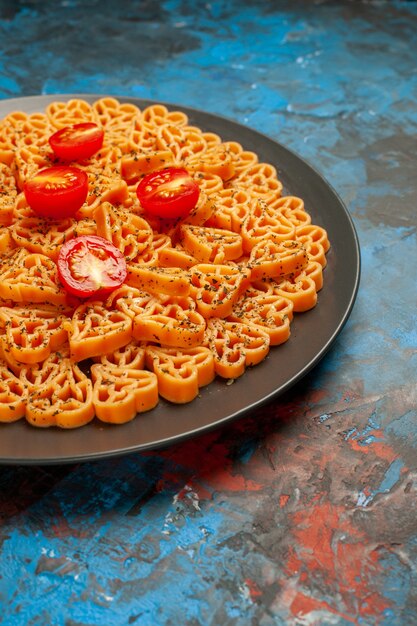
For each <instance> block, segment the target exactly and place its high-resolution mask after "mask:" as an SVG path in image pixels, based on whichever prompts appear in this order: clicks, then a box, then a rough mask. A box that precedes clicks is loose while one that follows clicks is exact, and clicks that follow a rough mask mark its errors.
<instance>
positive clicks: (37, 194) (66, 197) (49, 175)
mask: <svg viewBox="0 0 417 626" xmlns="http://www.w3.org/2000/svg"><path fill="white" fill-rule="evenodd" d="M23 190H24V193H25V197H26V200H27V201H28V204H29V206H30V208H31V209H32V210H33V211H35V213H37V214H38V215H40V216H41V217H52V218H54V219H60V218H63V217H71V216H72V215H74V214H75V213H76V212H77V211H78V209H79V208H80V207H81V206H82V205H83V204H84V202H85V200H86V198H87V193H88V176H87V174H86V173H85V172H83V170H80V169H79V168H77V167H66V166H64V165H58V166H56V167H47V168H46V169H44V170H41V171H40V172H38V173H37V174H36V175H35V176H34V177H33V178H30V179H29V180H28V181H26V183H25V184H24V185H23Z"/></svg>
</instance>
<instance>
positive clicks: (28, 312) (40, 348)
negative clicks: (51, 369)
mask: <svg viewBox="0 0 417 626" xmlns="http://www.w3.org/2000/svg"><path fill="white" fill-rule="evenodd" d="M67 320H68V317H67V316H66V315H65V314H64V313H62V312H60V311H59V310H57V309H55V308H53V307H51V306H48V305H44V306H42V305H40V306H37V307H36V308H30V309H25V308H21V307H19V308H6V307H3V308H2V309H1V310H0V325H1V326H4V329H5V331H4V332H5V334H4V336H3V337H1V338H0V341H1V342H2V344H3V353H7V352H10V353H11V356H12V358H14V359H15V360H16V361H19V362H21V363H37V362H39V361H43V360H44V359H46V358H47V357H48V356H49V354H50V353H51V351H52V350H56V349H57V348H58V347H59V346H60V345H62V344H63V343H65V341H66V340H67V331H66V330H65V328H64V322H65V321H67Z"/></svg>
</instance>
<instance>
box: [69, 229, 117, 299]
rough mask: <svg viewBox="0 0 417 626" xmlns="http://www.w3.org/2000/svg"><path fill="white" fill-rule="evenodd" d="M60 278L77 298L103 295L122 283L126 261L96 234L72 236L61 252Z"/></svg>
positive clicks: (100, 296)
mask: <svg viewBox="0 0 417 626" xmlns="http://www.w3.org/2000/svg"><path fill="white" fill-rule="evenodd" d="M57 265H58V274H59V279H60V281H61V283H62V284H63V286H64V287H65V290H66V291H67V292H68V293H70V294H72V295H74V296H77V297H78V298H90V297H92V296H94V297H95V298H103V297H105V296H107V294H109V293H110V292H111V291H113V289H116V288H117V287H120V285H122V284H123V282H124V280H125V278H126V275H127V268H126V260H125V258H124V256H123V254H122V253H121V252H120V250H119V249H118V248H116V247H115V246H114V245H113V244H112V243H111V242H110V241H107V239H104V238H103V237H98V236H96V235H83V236H81V237H75V238H74V239H70V240H69V241H67V242H66V243H64V245H63V246H62V248H61V250H60V252H59V255H58V261H57Z"/></svg>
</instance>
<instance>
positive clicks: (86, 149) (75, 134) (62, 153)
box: [49, 122, 104, 161]
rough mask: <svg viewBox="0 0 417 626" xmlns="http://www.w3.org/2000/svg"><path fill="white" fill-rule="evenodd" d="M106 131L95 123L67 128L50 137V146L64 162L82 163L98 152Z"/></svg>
mask: <svg viewBox="0 0 417 626" xmlns="http://www.w3.org/2000/svg"><path fill="white" fill-rule="evenodd" d="M103 139H104V131H103V129H102V128H99V126H97V124H94V123H93V122H85V123H83V124H73V125H72V126H65V127H64V128H61V129H60V130H57V132H56V133H54V134H53V135H51V136H50V137H49V145H50V146H51V148H52V150H53V151H54V152H55V154H56V156H57V157H58V158H59V159H62V160H63V161H82V160H84V159H88V158H90V157H91V156H93V154H95V153H96V152H98V151H99V150H100V148H101V147H102V145H103Z"/></svg>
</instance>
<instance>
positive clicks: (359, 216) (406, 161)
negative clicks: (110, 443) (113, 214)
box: [0, 0, 417, 626]
mask: <svg viewBox="0 0 417 626" xmlns="http://www.w3.org/2000/svg"><path fill="white" fill-rule="evenodd" d="M0 42H1V44H0V97H1V98H10V97H18V96H26V95H32V94H42V93H47V94H50V93H51V94H53V93H101V94H108V95H124V96H136V97H144V98H151V99H154V100H157V101H168V102H174V103H177V104H178V105H181V104H182V105H184V106H192V107H195V108H200V109H203V110H206V111H209V112H212V113H218V114H222V115H227V116H228V117H231V118H233V119H235V120H237V121H239V122H241V123H243V124H245V125H248V126H250V127H252V128H254V129H256V130H259V131H262V132H263V133H265V134H267V135H269V136H270V137H272V138H274V139H276V140H278V141H280V142H281V143H283V144H284V145H286V146H287V147H289V148H291V149H292V150H294V151H296V152H298V153H299V154H300V155H301V156H303V157H304V158H305V159H307V160H308V161H310V162H311V163H312V164H314V165H315V167H316V168H317V169H319V170H320V171H321V172H322V173H323V174H324V175H325V177H326V178H327V180H328V181H329V182H330V183H331V184H332V185H333V187H334V188H335V189H336V190H337V191H338V193H339V194H340V195H341V197H342V199H343V200H344V202H345V203H346V205H347V207H348V208H349V211H350V212H351V215H352V217H353V219H354V222H355V226H356V228H357V230H358V234H359V238H360V243H361V249H362V262H363V270H362V283H361V289H360V292H359V296H358V299H357V302H356V305H355V308H354V310H353V313H352V315H351V318H350V320H349V322H348V324H347V325H346V327H345V328H344V330H343V332H342V333H341V335H340V336H339V338H338V339H337V341H336V344H335V346H334V348H333V349H332V351H331V352H330V353H329V354H328V355H327V356H326V358H325V359H324V360H323V361H322V362H321V364H320V365H319V366H318V367H317V368H316V369H315V370H314V371H313V372H311V373H310V374H309V375H308V376H307V377H306V378H305V379H304V380H303V381H302V382H301V383H299V384H298V385H297V386H296V387H295V388H294V389H293V390H292V391H291V392H289V393H287V394H286V395H285V396H284V398H282V399H281V400H280V402H279V403H276V404H273V405H270V406H269V407H265V408H263V409H261V410H259V411H257V413H256V414H254V415H252V416H250V417H248V418H246V419H243V420H240V421H239V422H236V423H235V424H233V425H232V426H229V427H228V428H225V429H223V430H220V431H216V432H214V433H211V434H209V435H205V436H202V437H199V438H196V439H195V440H192V441H189V442H186V443H183V444H181V445H177V446H173V447H171V448H169V449H167V450H165V451H158V452H154V453H151V452H149V453H146V454H135V455H131V456H130V457H126V458H121V459H115V460H106V461H101V462H97V463H94V464H93V463H86V464H83V465H78V466H74V465H73V466H62V467H54V468H47V467H32V468H27V467H13V468H7V467H3V468H1V473H0V498H1V500H0V519H1V529H0V546H1V547H0V556H1V562H0V563H1V564H0V605H1V612H0V623H2V624H5V625H7V626H11V625H13V626H14V625H19V626H20V625H22V626H26V625H31V626H35V625H36V626H43V625H53V626H55V625H56V626H61V625H62V626H96V625H97V626H98V625H105V626H107V625H109V626H112V625H119V624H120V625H124V624H140V625H141V626H158V625H160V624H161V625H164V626H165V625H166V626H171V625H175V626H177V625H180V626H182V625H183V626H206V625H210V626H217V625H221V626H243V625H247V624H251V625H254V626H255V625H258V624H259V625H262V626H272V625H278V626H281V625H287V624H289V625H294V626H298V625H300V626H307V625H308V626H323V625H332V626H333V625H337V626H347V625H350V624H357V625H360V626H374V625H380V626H402V625H407V626H408V625H411V624H414V623H417V596H416V582H417V581H416V573H415V563H416V558H417V522H416V506H417V504H416V485H415V476H416V469H417V468H416V461H415V459H416V441H417V439H416V422H417V419H416V380H417V367H416V362H417V340H416V328H417V324H416V278H417V276H416V223H417V219H416V203H417V182H416V162H417V161H416V157H417V148H416V145H417V144H416V131H417V61H416V59H417V3H416V2H400V1H395V0H394V1H391V2H388V1H384V0H380V1H375V2H372V1H367V2H365V1H364V2H361V1H356V2H354V1H347V0H344V1H336V0H334V1H326V0H316V1H313V0H299V1H291V0H276V1H269V2H268V1H264V2H261V1H253V2H249V1H246V2H245V1H242V0H241V1H239V2H237V1H230V0H229V1H228V2H226V1H222V2H204V3H203V2H192V1H191V0H190V1H183V2H180V1H178V0H171V1H165V2H160V3H158V2H152V1H151V0H148V1H139V2H119V3H117V2H111V1H109V0H108V1H99V0H97V1H91V0H90V1H87V2H81V1H76V0H66V1H62V2H36V1H32V2H24V1H21V2H12V1H5V0H2V1H1V2H0Z"/></svg>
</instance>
